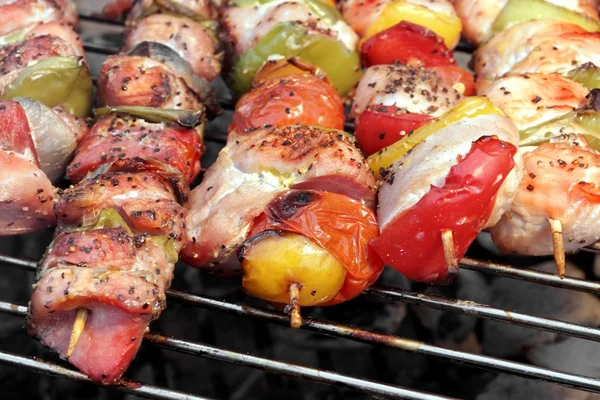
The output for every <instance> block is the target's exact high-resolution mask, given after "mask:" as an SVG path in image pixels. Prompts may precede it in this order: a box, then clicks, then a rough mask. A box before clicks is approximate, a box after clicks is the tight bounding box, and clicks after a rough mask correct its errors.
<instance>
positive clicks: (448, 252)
mask: <svg viewBox="0 0 600 400" xmlns="http://www.w3.org/2000/svg"><path fill="white" fill-rule="evenodd" d="M442 246H444V258H445V259H446V266H447V267H448V271H458V260H457V259H456V252H455V251H454V238H453V237H452V231H451V230H450V229H444V230H442Z"/></svg>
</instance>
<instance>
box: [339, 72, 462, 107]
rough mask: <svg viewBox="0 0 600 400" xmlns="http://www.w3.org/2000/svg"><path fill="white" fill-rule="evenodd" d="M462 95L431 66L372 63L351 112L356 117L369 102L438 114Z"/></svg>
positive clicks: (360, 84)
mask: <svg viewBox="0 0 600 400" xmlns="http://www.w3.org/2000/svg"><path fill="white" fill-rule="evenodd" d="M461 98H462V95H461V94H460V93H459V92H458V91H456V90H455V89H453V88H452V87H450V86H447V85H446V84H445V83H444V82H443V81H442V79H441V78H440V77H439V76H438V75H437V74H436V73H435V72H434V71H432V70H429V69H426V68H423V67H419V68H415V67H411V66H408V65H375V66H372V67H370V68H368V69H367V70H366V72H365V74H364V75H363V77H362V78H361V80H360V83H359V84H358V87H357V89H356V94H355V96H354V103H353V104H352V111H351V114H350V115H351V116H352V117H357V116H359V115H360V113H361V112H363V111H364V110H366V109H367V108H368V107H369V106H370V105H373V104H383V105H385V106H396V107H398V108H399V109H401V110H405V111H406V112H410V113H419V114H427V115H432V116H434V117H439V116H440V115H442V114H444V113H445V112H446V111H449V110H450V109H451V108H452V107H454V105H455V104H456V103H457V102H458V101H459V100H460V99H461Z"/></svg>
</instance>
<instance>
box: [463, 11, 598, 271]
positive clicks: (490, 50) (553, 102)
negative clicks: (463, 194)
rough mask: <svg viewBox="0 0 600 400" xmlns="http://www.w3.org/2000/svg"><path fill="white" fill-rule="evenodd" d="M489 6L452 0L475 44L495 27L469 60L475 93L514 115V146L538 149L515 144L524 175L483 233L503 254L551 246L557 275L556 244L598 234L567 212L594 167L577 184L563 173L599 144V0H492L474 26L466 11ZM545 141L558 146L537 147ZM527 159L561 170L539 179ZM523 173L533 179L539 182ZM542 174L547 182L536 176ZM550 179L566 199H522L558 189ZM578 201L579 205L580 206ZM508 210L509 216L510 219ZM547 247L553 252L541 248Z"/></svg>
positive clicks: (559, 248) (589, 183) (573, 173)
mask: <svg viewBox="0 0 600 400" xmlns="http://www.w3.org/2000/svg"><path fill="white" fill-rule="evenodd" d="M489 3H490V2H488V1H478V2H471V1H459V2H457V10H458V11H459V14H461V15H462V17H463V22H464V23H465V27H466V28H465V29H466V31H469V32H471V34H472V35H471V37H470V38H471V39H472V40H473V41H475V42H478V41H482V40H484V39H488V38H489V36H491V35H492V33H493V34H495V35H494V36H492V37H491V38H490V39H489V40H488V41H487V42H486V43H485V44H484V45H483V46H482V47H481V48H480V49H479V50H478V51H477V52H476V55H475V58H474V67H475V71H476V73H477V74H478V80H477V86H478V91H480V92H481V93H483V94H484V95H486V96H488V97H489V98H490V99H491V100H492V101H493V102H494V103H495V104H496V105H497V106H499V107H500V108H501V109H502V110H503V111H504V112H505V113H506V114H507V115H508V116H509V117H510V118H511V119H512V120H513V121H514V122H515V124H516V125H517V127H518V128H519V131H520V144H521V145H522V146H541V147H540V148H539V150H537V149H536V148H535V147H524V148H523V149H522V150H521V152H522V153H523V154H524V157H525V159H526V165H525V168H526V170H525V174H524V178H523V181H522V183H521V185H520V186H519V191H518V194H517V196H516V198H515V203H514V204H513V205H512V206H511V209H510V210H509V211H508V213H507V215H506V216H505V217H503V218H502V219H501V220H500V222H499V223H498V226H496V227H494V228H492V232H494V234H493V235H492V238H493V239H494V242H495V243H496V244H497V245H498V247H499V248H500V249H501V250H502V251H504V252H507V253H514V254H531V255H545V254H552V253H554V257H555V260H556V262H557V266H558V272H559V275H560V276H561V277H562V276H564V273H565V261H564V260H565V255H564V251H565V247H566V248H567V250H569V251H572V250H574V249H576V248H579V247H583V246H584V245H585V244H586V243H588V242H589V241H590V240H591V239H590V237H591V236H595V237H596V239H597V238H598V237H600V234H599V232H598V231H596V232H595V233H594V231H590V229H592V228H593V227H592V226H585V227H583V226H581V225H580V224H579V222H577V221H575V220H574V219H573V218H572V215H571V214H570V213H569V211H568V210H569V208H570V207H571V206H575V205H576V204H579V203H580V202H581V201H583V200H580V197H581V196H580V195H578V192H577V191H576V190H575V189H573V187H574V185H577V184H578V182H581V184H582V185H584V186H585V187H586V190H588V191H590V190H591V189H589V188H590V187H595V185H596V184H595V182H594V180H593V179H592V178H593V174H592V175H587V173H584V175H585V177H581V179H579V180H577V181H574V180H572V179H577V178H578V170H577V168H579V165H580V164H581V165H582V166H586V171H587V165H588V164H587V163H586V162H582V163H578V162H575V159H578V158H579V157H582V158H581V159H582V160H583V159H585V160H588V161H590V162H592V164H591V165H594V163H593V161H594V160H595V156H596V152H595V151H594V150H593V149H598V148H599V142H598V138H597V115H598V114H597V109H598V104H597V103H598V100H597V98H598V93H597V89H595V88H596V87H597V86H598V85H597V79H598V78H597V77H598V72H597V68H596V66H595V64H594V63H597V62H598V52H597V51H596V49H597V48H598V44H599V43H600V42H598V33H595V32H597V31H598V30H600V23H599V16H598V10H597V6H598V4H597V2H596V1H577V2H572V3H569V4H568V5H566V4H563V3H560V4H559V5H557V4H553V3H554V2H549V1H542V0H535V1H523V2H517V1H512V0H509V1H508V2H496V4H495V6H494V7H495V11H494V9H493V7H492V8H488V11H490V12H489V13H484V14H481V15H479V17H480V18H483V19H485V20H486V21H487V22H486V24H479V25H478V26H475V25H477V24H476V23H475V22H474V21H472V20H469V19H468V16H469V15H470V13H471V12H476V13H477V12H478V10H481V9H482V7H488V6H489V5H490V4H489ZM492 11H493V12H492ZM481 27H484V29H483V30H481V29H480V28H481ZM590 89H592V90H591V91H589V90H590ZM578 134H582V135H583V137H580V136H577V135H578ZM565 135H568V136H565ZM557 138H558V139H557ZM565 138H566V139H565ZM553 141H558V142H559V143H560V144H558V143H550V144H548V145H546V144H545V143H547V142H553ZM584 144H585V145H584ZM571 155H575V159H574V160H570V161H573V162H574V164H573V165H569V166H567V165H566V161H565V160H563V157H567V158H569V157H571ZM531 160H535V162H536V163H537V164H536V166H537V167H538V168H543V165H544V164H545V163H548V164H549V165H550V166H551V167H552V166H553V165H554V164H556V163H558V165H559V168H563V167H564V169H565V171H564V172H566V174H562V173H561V171H560V170H559V169H554V168H547V167H546V169H544V171H543V172H544V174H552V175H551V176H550V177H548V176H547V175H544V178H539V173H540V172H541V170H537V171H533V169H535V168H534V167H532V165H531V162H532V161H531ZM532 179H538V181H537V182H539V185H538V184H537V183H535V182H533V181H532ZM540 179H541V180H540ZM547 179H549V180H550V181H552V182H554V183H553V184H548V183H545V181H546V180H547ZM590 179H591V180H590ZM553 185H558V186H560V189H559V190H561V192H560V193H561V194H560V196H563V195H565V194H568V196H567V197H566V199H563V201H562V202H557V203H556V204H548V203H543V202H542V203H539V204H533V203H530V202H529V201H530V200H531V198H532V197H535V198H536V199H537V200H540V199H541V198H543V197H544V196H547V198H551V197H552V198H553V197H554V196H555V195H556V193H555V192H554V191H553V190H555V189H556V188H557V186H553ZM529 192H535V193H529ZM588 199H591V198H590V197H588ZM582 204H584V205H582V207H583V209H586V207H588V206H587V205H585V203H582ZM512 216H514V220H512V221H511V220H510V217H512ZM540 219H541V221H542V222H540ZM566 224H569V225H566ZM565 232H568V237H567V243H568V245H567V246H565V241H564V239H563V235H564V234H565ZM523 234H530V236H529V238H532V237H535V238H536V240H538V241H539V242H540V245H539V246H538V245H534V244H532V243H531V240H530V239H527V240H524V242H519V240H518V239H519V238H521V239H523V236H522V235H523ZM546 234H547V236H544V235H546ZM511 235H512V236H513V237H511ZM549 244H550V245H551V246H550V247H551V248H552V249H553V251H549V249H548V245H549Z"/></svg>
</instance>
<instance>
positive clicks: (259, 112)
mask: <svg viewBox="0 0 600 400" xmlns="http://www.w3.org/2000/svg"><path fill="white" fill-rule="evenodd" d="M344 118H345V117H344V104H343V102H342V99H341V98H340V96H339V94H338V93H337V91H336V90H335V89H334V88H333V86H331V85H330V84H329V83H327V82H325V81H324V80H322V79H321V78H319V77H317V76H315V75H300V74H297V75H288V76H284V77H276V78H273V79H271V80H269V81H266V82H264V83H263V84H262V85H261V86H259V87H257V88H255V89H254V90H252V91H250V92H248V93H246V94H245V95H244V96H242V98H241V99H240V100H239V101H238V103H237V105H236V107H235V113H234V114H233V120H232V123H231V126H230V127H229V129H230V130H232V129H236V130H238V131H239V132H243V131H245V130H247V129H248V128H250V127H258V126H261V125H264V124H269V125H275V126H285V125H290V124H296V123H298V124H303V125H318V126H323V127H326V128H331V129H339V130H342V129H344Z"/></svg>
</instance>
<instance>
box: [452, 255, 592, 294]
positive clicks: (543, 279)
mask: <svg viewBox="0 0 600 400" xmlns="http://www.w3.org/2000/svg"><path fill="white" fill-rule="evenodd" d="M460 266H461V267H462V268H465V269H470V270H473V271H479V272H487V273H492V274H496V275H502V276H507V277H509V278H516V279H521V280H524V281H529V282H534V283H540V284H542V285H548V286H554V287H557V288H562V289H571V290H578V291H580V292H587V293H592V294H598V292H600V282H592V281H586V280H583V279H577V278H569V277H564V278H561V277H560V276H558V275H555V274H550V273H547V272H541V271H536V270H533V269H525V268H515V267H511V266H510V265H504V264H495V263H491V262H485V261H480V260H474V259H472V258H468V257H465V258H463V259H462V260H461V262H460Z"/></svg>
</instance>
